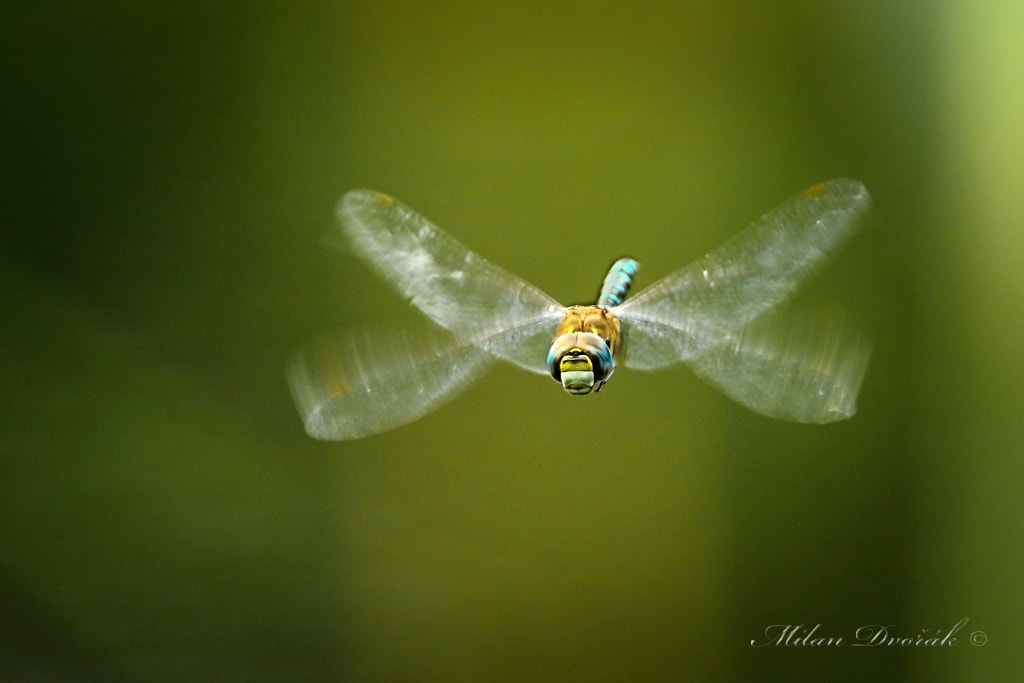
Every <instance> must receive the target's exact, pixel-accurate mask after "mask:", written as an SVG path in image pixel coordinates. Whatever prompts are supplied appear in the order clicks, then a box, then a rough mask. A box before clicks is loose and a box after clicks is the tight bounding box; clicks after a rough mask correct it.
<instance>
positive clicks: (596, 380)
mask: <svg viewBox="0 0 1024 683" xmlns="http://www.w3.org/2000/svg"><path fill="white" fill-rule="evenodd" d="M613 370H615V362H614V360H612V352H611V349H609V348H608V344H607V343H606V342H605V341H604V340H603V339H601V337H599V336H597V335H596V334H593V333H591V332H569V333H566V334H563V335H561V336H560V337H558V338H557V339H555V341H554V342H552V343H551V350H550V351H549V352H548V371H549V372H550V373H551V376H552V377H553V378H555V381H558V382H561V383H562V387H563V388H564V389H565V390H566V391H567V392H569V393H570V394H575V395H578V396H582V395H584V394H589V393H590V392H591V391H592V390H593V391H599V390H600V389H601V386H602V385H603V384H604V383H605V382H607V381H608V378H609V377H611V375H612V371H613ZM595 385H596V388H595Z"/></svg>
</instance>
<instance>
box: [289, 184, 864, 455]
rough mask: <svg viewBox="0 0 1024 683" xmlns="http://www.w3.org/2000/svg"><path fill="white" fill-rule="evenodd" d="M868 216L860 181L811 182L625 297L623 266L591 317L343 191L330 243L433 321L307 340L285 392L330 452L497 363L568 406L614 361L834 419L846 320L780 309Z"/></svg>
mask: <svg viewBox="0 0 1024 683" xmlns="http://www.w3.org/2000/svg"><path fill="white" fill-rule="evenodd" d="M869 206H870V196H869V194H868V192H867V190H866V189H865V187H864V186H863V185H862V184H861V183H860V182H858V181H855V180H850V179H842V178H840V179H835V180H829V181H827V182H823V183H819V184H816V185H813V186H811V187H809V188H807V189H805V190H804V191H802V192H800V193H799V194H797V195H796V196H794V197H792V198H790V199H789V200H787V201H786V202H784V203H783V204H782V205H781V206H779V207H778V208H776V209H774V210H772V211H770V212H768V213H766V214H764V215H763V216H761V217H760V218H758V219H757V220H755V221H754V222H753V223H751V224H750V225H749V226H748V227H747V228H746V229H745V230H743V231H742V232H740V233H739V234H738V235H736V236H735V237H733V238H732V239H730V240H729V241H727V242H726V243H725V244H723V245H722V246H721V247H719V248H718V249H716V250H714V251H712V252H711V253H709V254H707V255H705V256H704V257H703V258H700V259H698V260H696V261H694V262H693V263H691V264H690V265H688V266H685V267H683V268H682V269H680V270H678V271H676V272H674V273H671V274H669V275H668V276H666V277H664V278H662V279H661V280H658V281H657V282H655V283H654V284H652V285H650V286H648V287H647V288H646V289H644V290H643V291H640V292H639V293H637V294H636V295H635V296H632V297H629V296H628V294H629V291H630V288H631V285H632V283H633V281H634V278H635V277H636V275H637V272H638V268H639V266H638V263H637V261H635V260H634V259H632V258H623V259H619V260H618V261H616V262H615V263H614V265H613V266H612V267H611V269H610V270H609V271H608V273H607V275H606V277H605V279H604V282H603V285H602V287H601V290H600V294H599V295H598V297H597V300H596V302H595V303H594V304H593V305H575V306H564V305H562V304H560V303H558V302H557V301H556V300H555V299H553V298H552V297H550V296H548V295H547V294H545V293H544V292H542V291H541V290H540V289H538V288H537V287H534V286H533V285H531V284H529V283H528V282H526V281H524V280H523V279H521V278H519V277H517V276H515V275H513V274H511V273H509V272H507V271H505V270H503V269H502V268H500V267H499V266H497V265H495V264H494V263H491V262H490V261H487V260H486V259H484V258H483V257H482V256H480V255H478V254H476V253H475V252H473V251H470V250H469V249H468V248H466V247H465V246H463V245H462V244H461V243H460V242H458V241H457V240H456V239H455V238H454V237H452V236H450V235H448V234H447V233H445V232H443V231H442V230H440V229H439V228H437V227H436V226H435V225H433V224H432V223H430V222H429V221H427V220H426V219H425V218H423V217H422V216H420V215H419V214H417V213H416V212H414V211H413V210H412V209H410V208H408V207H407V206H405V205H404V204H402V203H401V202H399V201H397V200H395V199H393V198H391V197H390V196H388V195H386V194H383V193H380V192H375V191H372V190H353V191H351V192H349V193H347V194H345V195H344V196H343V197H342V198H341V199H340V200H339V201H338V204H337V207H336V217H337V223H338V228H339V230H340V232H341V236H342V238H343V239H344V241H345V242H346V243H347V245H348V247H349V248H350V249H351V250H352V251H353V252H354V253H355V254H357V255H358V256H359V257H361V258H362V259H364V260H365V261H366V262H367V263H369V264H370V265H371V266H372V267H373V268H374V269H375V270H376V272H377V273H378V274H379V275H380V276H381V277H382V278H383V279H384V280H386V281H387V282H388V283H390V284H391V286H392V287H393V288H394V289H395V290H397V292H398V293H399V294H401V295H402V296H404V297H405V298H406V299H407V300H408V301H409V303H410V304H411V305H412V306H413V307H415V308H416V309H418V310H419V311H420V312H422V313H423V314H424V315H425V316H426V317H427V318H428V319H430V320H431V321H433V323H434V324H433V325H430V326H429V327H428V328H425V329H423V330H413V329H402V330H385V331H375V330H364V331H362V332H356V333H352V334H349V335H348V336H346V337H343V338H334V339H331V340H320V341H319V342H316V343H313V344H311V345H310V346H309V347H308V348H306V349H305V350H303V351H301V352H299V353H298V354H297V355H296V356H295V358H294V359H293V360H292V362H291V363H290V365H289V367H288V371H287V378H288V383H289V386H290V388H291V392H292V395H293V398H294V399H295V404H296V406H297V408H298V411H299V414H300V416H301V417H302V419H303V422H304V426H305V430H306V432H307V433H308V434H309V435H310V436H312V437H314V438H317V439H328V440H348V439H358V438H362V437H367V436H370V435H374V434H379V433H382V432H386V431H389V430H391V429H394V428H396V427H399V426H401V425H404V424H408V423H410V422H413V421H414V420H417V419H419V418H421V417H423V416H424V415H426V414H427V413H429V412H430V411H432V410H434V409H436V408H438V407H439V406H441V405H442V404H444V403H445V402H446V401H448V400H450V399H452V398H453V397H454V396H456V395H458V394H459V393H460V392H461V391H463V390H464V389H466V388H467V387H468V386H469V385H470V384H471V383H472V382H474V381H476V380H478V379H480V378H482V377H483V376H484V375H485V372H486V370H487V369H488V368H489V366H491V365H492V364H493V363H495V362H497V361H505V362H508V363H511V364H513V365H516V366H518V367H520V368H523V369H525V370H528V371H530V372H534V373H537V374H543V375H549V376H550V377H552V378H553V379H554V380H556V381H558V382H559V383H560V384H561V385H562V387H563V389H564V390H565V391H566V392H567V393H568V394H570V395H573V396H585V395H589V394H596V393H598V392H600V391H601V389H602V388H603V387H604V386H605V385H606V384H607V383H608V381H609V379H611V377H612V374H613V373H614V372H615V370H616V367H617V366H618V365H619V364H622V365H623V366H624V367H627V368H632V369H637V370H656V369H661V368H665V367H667V366H671V365H674V364H676V363H679V362H683V363H685V364H687V365H689V366H690V367H691V369H692V370H693V371H694V372H695V373H696V374H697V375H698V376H700V377H702V378H703V379H705V380H707V381H708V382H710V383H711V384H712V385H714V386H716V387H717V388H718V389H719V390H721V391H722V392H724V393H725V394H726V395H728V396H730V397H731V398H733V399H735V400H736V401H738V402H739V403H741V404H743V405H745V406H747V407H748V408H750V409H752V410H753V411H755V412H757V413H760V414H762V415H765V416H769V417H774V418H781V419H788V420H793V421H797V422H807V423H827V422H835V421H838V420H843V419H846V418H849V417H851V416H852V415H853V414H854V412H855V410H856V398H857V394H858V392H859V389H860V385H861V382H862V380H863V377H864V374H865V371H866V368H867V363H868V359H869V356H870V345H869V343H868V342H867V340H866V339H865V338H864V336H863V335H862V334H861V333H860V332H859V331H858V330H857V329H854V327H853V326H851V324H850V323H849V321H848V320H846V319H844V318H841V317H837V316H807V315H800V314H798V313H796V312H794V311H792V310H791V309H790V308H788V307H786V306H785V304H786V303H787V302H788V301H789V299H790V298H791V297H792V296H793V295H794V293H795V292H796V291H797V290H798V288H799V286H800V284H801V283H803V282H804V281H806V280H807V279H808V278H809V277H810V276H811V275H812V274H814V273H815V272H816V271H818V270H819V269H820V267H821V266H822V264H823V263H824V262H825V261H826V260H827V259H828V258H829V257H830V256H831V255H832V254H833V253H834V252H835V251H836V249H837V248H838V247H839V246H840V245H841V244H843V243H844V242H845V241H846V240H847V239H848V238H849V237H850V236H851V235H852V234H853V233H854V232H855V228H856V226H857V224H858V222H859V219H860V218H861V217H862V216H863V214H864V213H865V212H866V211H867V209H868V207H869Z"/></svg>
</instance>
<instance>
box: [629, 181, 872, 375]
mask: <svg viewBox="0 0 1024 683" xmlns="http://www.w3.org/2000/svg"><path fill="white" fill-rule="evenodd" d="M869 205H870V197H869V195H868V192H867V190H866V189H865V188H864V186H863V185H862V184H860V183H859V182H857V181H856V180H848V179H837V180H830V181H828V182H825V183H821V184H819V185H815V186H813V187H810V188H808V189H807V190H804V191H803V192H801V193H800V194H798V195H797V196H795V197H793V198H791V199H790V200H788V201H787V202H785V203H784V204H782V206H780V207H778V208H777V209H775V210H774V211H771V212H769V213H767V214H765V215H764V216H761V218H759V219H758V220H756V221H754V223H752V224H751V225H750V226H749V227H748V228H747V229H746V230H744V231H743V232H741V233H740V234H739V235H737V236H736V237H734V238H732V239H731V240H729V241H728V242H726V243H725V244H724V245H722V246H721V247H720V248H719V249H717V250H715V251H713V252H711V253H710V254H708V255H707V256H705V257H704V258H702V259H699V260H697V261H695V262H694V263H692V264H690V265H689V266H687V267H685V268H683V269H682V270H679V271H677V272H675V273H673V274H671V275H669V276H667V277H665V278H663V279H662V280H660V281H658V282H656V283H654V284H653V285H651V286H650V287H648V288H647V289H645V290H644V291H642V292H640V293H639V294H637V295H636V296H635V297H633V298H632V299H629V300H627V301H626V302H625V303H624V304H622V305H621V306H619V307H617V308H616V309H615V313H616V315H618V316H619V318H620V319H621V320H622V321H623V324H624V328H625V334H626V350H625V361H624V362H625V364H626V365H627V366H630V367H634V368H639V369H653V368H657V367H661V366H664V365H668V364H671V363H674V362H677V361H679V360H686V359H689V358H692V357H694V356H695V355H699V354H701V353H702V352H704V351H706V350H708V349H710V348H712V347H715V346H717V345H719V344H721V343H723V342H724V341H725V340H726V339H727V338H728V336H729V334H730V333H731V332H734V331H736V330H739V329H740V328H742V327H743V326H744V325H746V324H747V323H749V322H750V321H752V320H754V319H755V318H757V317H758V316H760V315H761V314H763V313H764V312H766V311H768V310H769V309H771V308H773V307H775V306H777V305H779V304H780V303H782V302H783V301H785V300H786V299H787V298H789V297H790V296H791V295H792V294H793V293H794V292H795V291H796V289H797V287H798V286H799V285H800V283H801V282H802V281H803V280H805V279H806V278H807V277H808V276H810V275H811V274H812V273H814V272H815V271H816V270H817V269H818V268H819V267H820V266H821V264H822V263H824V261H825V260H826V259H827V258H828V256H829V255H830V254H831V253H832V252H833V251H835V249H836V248H837V247H838V246H839V245H840V244H842V243H843V242H844V241H845V240H846V239H847V238H848V237H849V236H850V235H851V234H852V233H853V231H854V228H855V226H856V223H857V219H858V218H859V217H860V216H861V215H862V214H863V213H864V212H865V211H866V210H867V209H868V207H869Z"/></svg>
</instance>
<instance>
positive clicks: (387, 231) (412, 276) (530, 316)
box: [336, 190, 564, 372]
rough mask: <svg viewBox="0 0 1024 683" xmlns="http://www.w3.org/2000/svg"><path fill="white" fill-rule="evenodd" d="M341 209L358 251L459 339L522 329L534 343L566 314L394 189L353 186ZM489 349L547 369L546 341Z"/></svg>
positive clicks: (347, 233) (340, 220)
mask: <svg viewBox="0 0 1024 683" xmlns="http://www.w3.org/2000/svg"><path fill="white" fill-rule="evenodd" d="M336 213H337V218H338V225H339V227H340V229H341V231H342V233H343V234H344V235H345V236H346V237H347V238H348V240H349V242H350V243H351V244H352V246H353V248H354V249H355V250H356V252H357V253H358V254H359V255H360V256H362V257H363V258H365V259H366V260H367V261H369V262H370V263H371V264H373V266H374V267H375V268H376V270H377V271H378V272H379V273H380V274H381V275H382V276H383V277H384V278H385V279H387V280H388V281H389V282H390V283H391V284H392V285H393V286H394V287H395V288H396V289H397V290H398V291H399V292H400V293H401V294H403V295H404V296H406V297H408V298H409V300H410V302H411V303H412V304H413V305H414V306H416V307H417V308H418V309H420V310H421V311H423V313H424V314H426V315H427V317H429V318H430V319H431V320H433V321H434V322H436V323H437V324H438V325H440V326H441V327H444V328H445V329H447V330H450V331H451V332H452V333H454V334H455V336H456V337H457V338H458V340H459V341H470V340H473V339H476V338H480V337H486V336H489V335H493V334H494V333H495V332H503V331H506V330H512V329H514V328H523V331H522V339H520V341H521V342H522V343H524V344H527V345H528V346H529V343H528V342H529V341H530V340H531V339H533V337H535V336H536V335H537V334H538V330H539V329H540V328H541V327H543V326H544V325H545V324H547V325H548V326H549V327H550V325H551V323H553V322H555V321H557V320H558V319H559V318H560V316H561V315H562V311H563V310H564V308H563V307H562V306H560V305H559V304H558V302H557V301H555V300H554V299H552V298H551V297H549V296H548V295H547V294H545V293H544V292H542V291H540V290H539V289H537V288H536V287H533V286H532V285H530V284H528V283H527V282H525V281H523V280H521V279H520V278H518V277H516V276H514V275H512V274H511V273H508V272H506V271H504V270H502V269H501V268H499V267H497V266H495V265H494V264H492V263H489V262H488V261H486V260H484V259H483V258H482V257H481V256H479V255H477V254H475V253H473V252H472V251H470V250H469V249H467V248H466V247H464V246H463V245H462V244H460V243H459V242H458V241H456V240H455V239H453V238H452V237H450V236H449V235H447V234H445V233H444V232H442V231H441V230H439V229H438V228H437V227H435V226H434V225H432V224H431V223H430V222H429V221H427V220H426V219H425V218H423V217H422V216H420V215H419V214H417V213H416V212H414V211H413V210H411V209H409V208H408V207H406V206H404V205H403V204H401V203H400V202H398V201H396V200H394V199H392V198H391V197H389V196H387V195H384V194H381V193H379V192H373V191H370V190H354V191H352V192H349V193H348V194H346V195H345V196H344V197H342V198H341V200H340V201H339V202H338V206H337V211H336ZM549 334H550V331H549ZM541 336H543V335H541ZM533 341H534V342H536V339H533ZM550 341H551V340H550V338H548V340H547V342H548V343H550ZM535 345H536V344H534V346H535ZM490 351H491V352H492V353H496V354H497V355H499V356H500V357H502V358H504V359H506V360H508V361H510V362H512V363H515V364H516V365H519V366H520V367H523V368H525V369H527V370H531V371H534V372H546V370H545V368H544V364H545V360H546V358H547V348H546V345H545V348H544V349H543V351H542V352H541V353H539V354H538V355H537V356H536V357H532V356H527V355H526V354H525V353H519V352H517V351H518V349H517V347H516V345H514V344H511V345H510V344H502V345H500V348H492V349H490Z"/></svg>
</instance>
